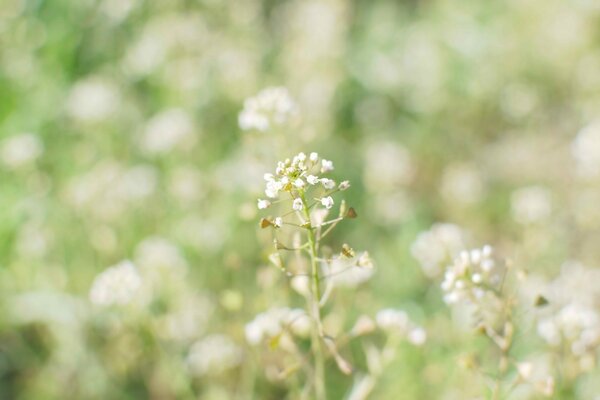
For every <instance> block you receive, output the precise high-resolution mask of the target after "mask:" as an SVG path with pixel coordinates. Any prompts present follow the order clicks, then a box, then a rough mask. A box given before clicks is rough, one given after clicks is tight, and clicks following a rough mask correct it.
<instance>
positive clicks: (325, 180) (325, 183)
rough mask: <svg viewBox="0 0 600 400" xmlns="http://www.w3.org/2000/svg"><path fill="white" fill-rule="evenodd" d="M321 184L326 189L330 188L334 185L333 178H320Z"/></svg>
mask: <svg viewBox="0 0 600 400" xmlns="http://www.w3.org/2000/svg"><path fill="white" fill-rule="evenodd" d="M321 184H322V185H323V187H324V188H325V189H327V190H331V189H333V188H334V187H335V181H334V180H333V179H328V178H321Z"/></svg>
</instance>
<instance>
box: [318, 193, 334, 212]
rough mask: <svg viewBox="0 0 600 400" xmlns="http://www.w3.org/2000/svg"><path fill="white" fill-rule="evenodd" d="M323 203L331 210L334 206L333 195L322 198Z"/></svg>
mask: <svg viewBox="0 0 600 400" xmlns="http://www.w3.org/2000/svg"><path fill="white" fill-rule="evenodd" d="M321 205H322V206H323V207H325V208H326V209H328V210H329V209H330V208H331V207H333V198H332V197H331V196H327V197H323V198H322V199H321Z"/></svg>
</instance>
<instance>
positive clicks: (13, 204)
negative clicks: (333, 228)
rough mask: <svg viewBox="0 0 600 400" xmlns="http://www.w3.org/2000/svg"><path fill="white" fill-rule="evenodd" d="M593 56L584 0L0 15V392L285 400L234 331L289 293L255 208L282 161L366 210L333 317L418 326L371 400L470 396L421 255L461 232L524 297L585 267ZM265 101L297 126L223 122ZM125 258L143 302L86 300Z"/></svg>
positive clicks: (250, 4)
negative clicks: (307, 166)
mask: <svg viewBox="0 0 600 400" xmlns="http://www.w3.org/2000/svg"><path fill="white" fill-rule="evenodd" d="M599 45H600V3H598V2H597V1H594V0H572V1H559V0H506V1H476V0H462V1H452V0H432V1H419V0H405V1H393V0H381V1H379V0H376V1H359V0H357V1H350V0H321V1H316V0H289V1H274V0H244V1H224V0H204V1H202V0H152V1H150V0H146V1H143V0H81V1H70V0H52V1H47V0H2V1H1V2H0V398H2V399H55V398H56V399H58V398H60V399H134V398H136V399H137V398H139V399H146V398H148V399H192V398H198V399H200V398H201V399H250V398H255V399H281V398H292V397H290V396H291V394H290V393H291V392H289V390H288V386H287V384H286V383H285V382H278V381H276V380H273V379H270V378H269V374H268V373H266V374H265V371H264V368H263V366H262V365H261V364H260V363H261V361H258V360H259V359H260V358H259V357H257V356H256V354H255V353H256V350H255V349H252V348H250V347H249V346H248V345H247V344H246V343H245V339H244V325H245V324H246V323H248V322H249V321H250V320H252V318H253V317H254V315H255V314H256V313H258V312H261V311H263V310H265V309H266V308H268V307H269V306H270V305H273V304H280V305H281V304H289V303H294V304H296V305H301V304H302V301H301V299H300V298H295V297H294V295H293V293H291V294H290V293H289V290H288V289H287V286H286V285H287V283H286V280H285V279H284V278H283V277H282V276H281V274H280V273H279V271H278V270H277V269H275V268H274V267H273V266H271V265H269V264H268V261H267V255H268V250H266V248H267V247H268V244H269V241H270V236H268V235H267V234H265V232H261V231H259V229H258V226H257V221H258V219H259V213H258V210H256V198H257V197H260V196H261V195H262V193H261V191H262V186H263V185H264V182H263V180H262V174H263V173H264V172H270V171H272V170H273V169H274V165H275V162H276V161H277V160H279V159H284V158H286V157H290V156H292V155H294V154H295V153H296V152H298V151H305V152H307V153H308V152H310V151H318V152H319V154H321V155H322V156H323V157H326V158H327V159H331V160H334V162H335V166H336V169H335V171H334V173H333V175H334V177H336V178H337V179H339V180H343V179H348V180H350V181H351V183H352V187H351V189H350V190H348V191H346V192H344V195H345V197H346V199H347V201H348V203H349V204H351V205H352V206H353V207H354V208H355V209H356V210H357V212H358V214H359V218H358V219H357V220H355V221H352V222H350V223H348V224H345V225H343V226H342V227H341V228H340V230H339V231H338V233H337V235H338V236H336V238H334V239H333V242H334V243H343V242H348V243H352V244H353V245H354V246H356V247H359V248H361V249H368V250H369V253H370V254H371V256H372V257H373V259H374V260H375V263H376V265H377V272H376V274H375V275H374V277H373V278H372V279H371V280H370V281H369V282H368V283H367V284H365V285H363V286H362V287H361V288H360V290H358V289H357V290H356V292H354V291H348V292H346V293H345V294H342V295H340V297H339V298H338V299H337V300H338V301H340V302H341V304H343V305H344V306H343V307H345V309H347V310H348V314H349V322H346V324H350V326H351V324H352V318H351V317H354V319H355V317H356V316H358V315H360V314H363V313H365V314H373V313H374V312H376V310H378V309H381V308H383V307H402V308H404V309H406V310H407V311H408V312H409V314H410V315H411V317H412V318H413V319H415V320H417V321H419V323H421V324H422V325H423V326H425V327H426V328H427V330H428V342H427V345H425V346H422V347H421V348H414V347H411V346H408V345H407V346H404V345H402V346H401V349H400V356H399V357H398V358H397V360H396V361H395V362H394V363H392V364H391V365H390V366H389V368H387V369H386V371H385V372H384V374H383V376H382V379H381V380H380V382H379V383H378V386H377V388H376V390H375V392H374V394H373V398H378V399H437V398H439V399H466V398H476V396H478V395H479V396H481V395H482V393H485V392H481V386H480V385H479V383H481V377H478V376H477V374H474V373H472V372H470V371H468V368H462V367H461V366H460V365H461V363H460V360H463V356H464V355H465V354H469V353H470V352H472V351H475V350H476V349H477V348H478V346H483V344H482V343H481V342H482V341H481V340H480V339H478V338H476V337H474V336H471V335H467V334H465V332H466V331H468V329H467V328H465V327H464V326H462V325H461V324H460V323H457V322H456V318H455V316H453V315H452V313H451V312H450V311H449V309H448V308H447V307H446V305H445V304H444V303H443V301H442V296H441V294H440V290H439V282H438V281H436V280H435V279H432V276H434V275H435V272H431V271H429V272H428V269H427V267H428V266H431V265H432V263H433V264H435V263H436V262H439V260H440V259H442V260H443V259H444V257H445V256H446V255H445V254H442V255H438V253H440V252H442V253H443V251H444V250H443V249H442V250H440V249H439V248H435V246H436V243H435V240H433V243H430V242H426V241H425V242H424V243H423V242H422V243H421V244H420V245H415V242H416V240H417V238H418V237H419V234H420V233H421V232H424V231H428V230H429V229H430V228H431V227H432V225H433V224H435V223H449V224H453V225H452V226H453V228H452V229H454V228H456V230H459V231H460V233H456V232H454V234H453V233H450V234H449V235H450V236H452V238H456V237H457V235H458V236H460V237H461V238H463V239H464V241H465V242H467V243H468V244H469V245H470V246H481V245H483V244H485V243H491V244H493V245H494V246H495V247H496V248H497V249H498V251H499V252H500V253H501V254H502V255H503V256H505V257H508V258H510V259H512V260H513V262H514V263H515V264H517V265H520V266H521V267H522V268H524V269H526V270H527V271H528V273H529V274H530V275H531V276H533V277H535V279H533V281H534V282H538V284H537V286H536V285H534V284H531V285H530V286H534V287H536V288H537V287H541V286H540V285H542V284H543V282H546V281H550V280H552V279H554V278H555V277H557V276H559V274H561V271H562V274H567V275H569V272H568V271H567V272H565V268H567V267H564V266H563V264H564V263H565V262H567V261H569V260H571V261H572V260H576V261H577V262H579V263H580V264H584V265H585V266H586V267H589V268H593V267H597V266H599V263H598V259H599V258H598V257H599V256H600V248H599V247H598V240H599V239H600V229H599V228H600V186H599V183H600V179H599V178H598V176H599V174H598V172H600V124H599V123H598V122H595V121H596V119H597V118H598V117H600V111H599V110H600V46H599ZM270 86H283V87H286V88H287V89H288V90H289V92H290V94H291V96H292V97H293V98H294V99H295V101H296V102H297V104H298V110H299V115H300V117H299V119H298V121H296V123H294V124H292V125H290V126H286V127H285V128H283V129H279V130H276V131H271V132H266V133H265V132H251V131H250V132H249V131H243V130H241V129H240V127H239V126H238V114H239V113H240V111H241V110H242V109H243V107H244V100H245V99H246V98H248V97H251V96H254V95H255V94H256V93H258V92H259V91H260V90H262V89H263V88H266V87H270ZM463 234H464V235H463ZM453 235H454V236H453ZM423 240H425V239H423ZM461 240H462V239H461ZM465 246H466V245H465ZM428 257H429V258H431V257H433V261H432V263H429V264H428V261H427V259H428ZM124 259H130V260H132V261H133V262H134V263H135V264H136V265H137V267H138V268H139V269H140V270H142V271H143V272H144V274H145V275H144V276H145V278H146V279H147V282H149V283H148V284H147V285H146V286H147V287H145V289H144V290H145V295H144V296H145V300H144V301H143V302H142V303H143V305H140V304H135V305H129V306H127V307H114V308H110V307H109V308H102V307H97V306H96V305H94V304H92V303H91V302H90V300H89V292H90V288H91V286H92V283H93V281H94V278H95V277H96V276H97V275H98V274H99V273H101V272H102V271H104V270H105V269H106V268H108V267H110V266H112V265H115V264H117V263H118V262H120V261H121V260H124ZM571 264H573V262H571V263H570V264H568V265H571ZM578 265H579V264H578ZM561 268H562V269H561ZM578 268H579V267H578ZM585 283H586V282H585V278H583V279H582V282H581V284H582V285H584V284H585ZM587 286H589V283H588V285H587ZM574 287H575V290H577V288H578V287H579V286H577V285H574ZM532 290H533V289H532ZM590 290H594V289H590ZM596 290H597V289H596ZM525 297H526V296H525ZM525 319H526V320H528V319H529V318H527V317H526V318H525ZM340 324H342V323H340ZM342 325H343V324H342ZM527 329H530V330H531V331H532V332H533V333H535V326H529V327H527V326H526V327H525V328H524V330H527ZM534 336H535V335H534ZM542 348H543V340H541V339H539V338H537V339H531V340H524V341H523V342H522V343H520V344H519V345H518V346H516V350H515V351H516V353H517V354H522V355H523V356H524V357H526V356H530V355H534V356H535V355H536V354H538V352H541V351H542V350H541V349H542ZM215 349H220V350H215ZM224 349H225V350H224ZM218 351H221V353H219V352H218ZM211 352H217V354H216V355H211ZM223 352H224V353H223ZM196 353H197V354H196ZM356 353H357V354H358V351H356ZM198 359H199V360H200V361H198ZM194 360H195V361H194ZM353 361H354V362H356V363H357V365H361V362H362V361H361V359H360V356H359V355H356V359H355V360H353ZM550 364H552V362H550ZM190 365H191V366H190ZM329 367H331V368H330V371H328V375H329V377H330V378H329V379H330V380H329V382H328V390H329V391H330V395H331V397H332V398H343V397H344V396H345V395H346V394H347V393H348V390H349V386H350V385H349V381H347V378H345V377H343V375H342V374H341V373H339V372H338V371H336V368H335V365H330V366H329ZM566 375H567V376H568V375H569V374H568V373H567V374H566ZM599 376H600V375H599V374H598V371H596V369H595V367H591V368H590V370H589V371H588V372H586V374H583V375H582V376H579V374H578V373H577V374H575V376H574V377H572V379H571V378H569V379H565V380H563V381H561V380H559V381H558V382H557V385H558V389H559V391H558V393H559V394H557V396H558V397H556V398H565V399H568V398H578V399H579V398H580V399H591V398H593V396H594V395H596V394H598V393H600V392H599V391H598V390H600V388H598V387H597V386H598V383H599V382H600V377H599ZM473 382H477V383H476V384H474V383H473ZM350 383H351V381H350ZM561 390H562V392H561ZM561 393H562V394H561ZM524 396H526V395H524ZM531 396H532V397H525V398H536V397H535V396H536V395H535V394H531Z"/></svg>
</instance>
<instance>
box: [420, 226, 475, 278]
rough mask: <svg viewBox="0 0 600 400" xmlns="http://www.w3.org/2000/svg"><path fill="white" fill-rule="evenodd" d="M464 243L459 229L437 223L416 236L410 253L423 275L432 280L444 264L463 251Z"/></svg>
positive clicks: (464, 236) (464, 235)
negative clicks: (417, 262) (419, 265)
mask: <svg viewBox="0 0 600 400" xmlns="http://www.w3.org/2000/svg"><path fill="white" fill-rule="evenodd" d="M465 242H466V234H465V233H464V231H463V230H462V229H461V228H460V227H458V226H457V225H454V224H447V223H437V224H434V225H433V226H432V227H431V229H429V230H428V231H425V232H422V233H420V234H419V235H418V236H417V238H416V239H415V241H414V242H413V244H412V245H411V248H410V251H411V253H412V255H413V257H415V258H416V259H417V261H419V263H420V264H421V268H422V269H423V272H424V273H425V275H427V276H428V277H430V278H434V277H436V276H438V275H439V274H440V273H441V272H442V268H443V267H444V264H445V263H447V262H450V261H451V260H452V259H453V258H454V257H455V256H456V255H458V253H459V252H460V251H461V250H464V249H465V246H466V243H465Z"/></svg>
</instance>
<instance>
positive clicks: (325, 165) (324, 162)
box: [321, 159, 333, 173]
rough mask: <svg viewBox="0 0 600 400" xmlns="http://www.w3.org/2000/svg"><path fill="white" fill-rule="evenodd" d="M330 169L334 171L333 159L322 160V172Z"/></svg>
mask: <svg viewBox="0 0 600 400" xmlns="http://www.w3.org/2000/svg"><path fill="white" fill-rule="evenodd" d="M329 171H333V161H329V160H325V159H323V160H321V172H322V173H324V172H329Z"/></svg>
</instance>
